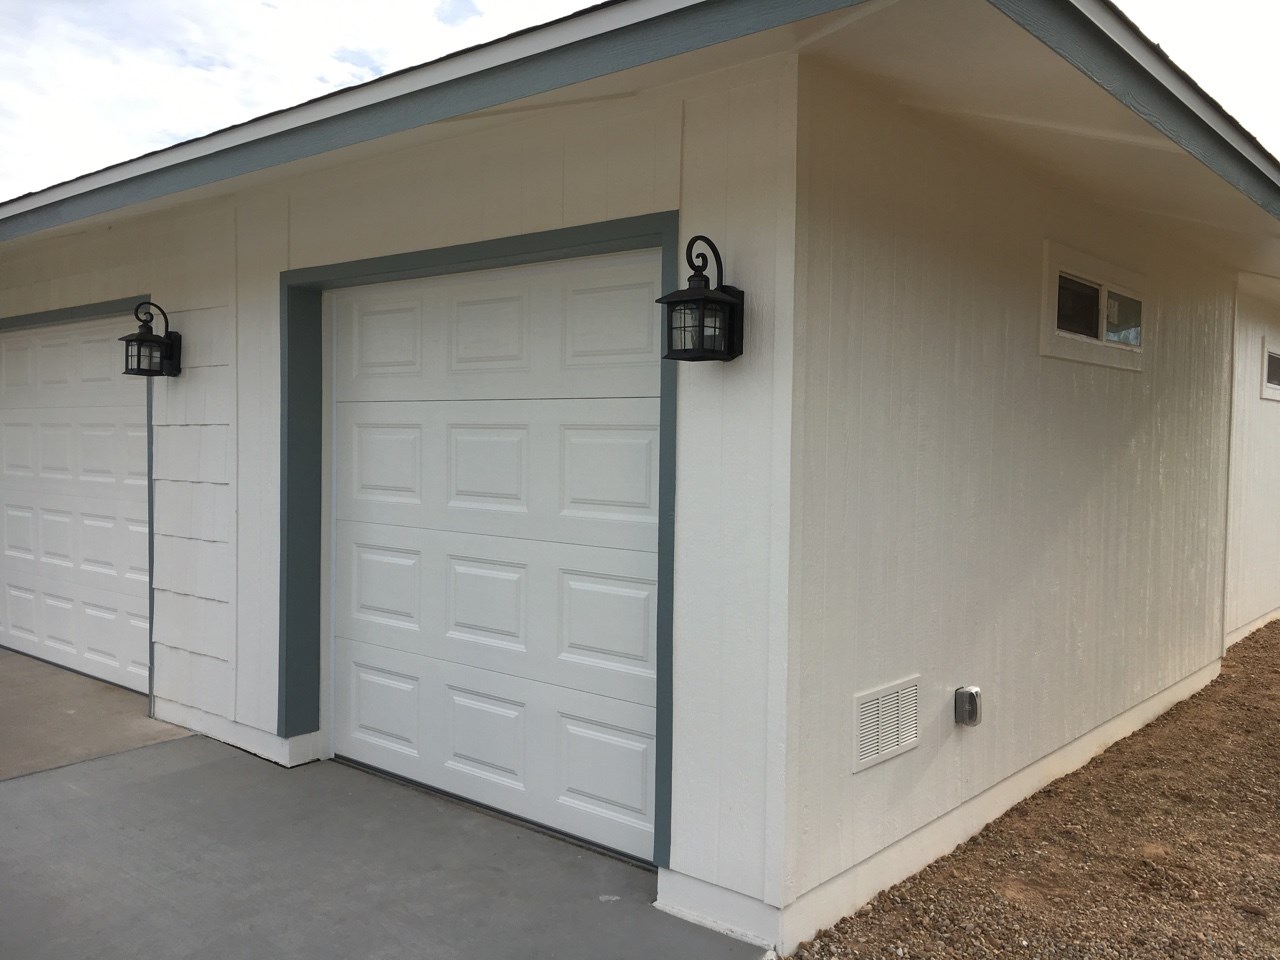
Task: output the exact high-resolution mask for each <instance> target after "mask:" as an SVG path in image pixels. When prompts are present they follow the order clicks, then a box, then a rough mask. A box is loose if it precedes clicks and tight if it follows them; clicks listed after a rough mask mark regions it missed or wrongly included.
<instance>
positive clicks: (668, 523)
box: [276, 212, 680, 866]
mask: <svg viewBox="0 0 1280 960" xmlns="http://www.w3.org/2000/svg"><path fill="white" fill-rule="evenodd" d="M679 228H680V219H679V214H677V213H675V212H666V213H654V214H646V215H644V216H639V217H628V218H626V219H621V220H610V221H606V222H603V223H593V224H588V225H586V226H580V227H565V228H563V229H560V230H547V231H543V232H541V233H530V234H524V235H522V236H518V237H505V238H502V239H499V240H485V241H481V242H478V243H467V244H461V245H459V246H453V247H441V248H437V249H434V250H419V251H415V252H413V253H399V254H392V255H390V256H384V257H374V258H371V259H368V260H352V261H348V262H346V263H331V264H325V265H323V266H317V267H304V268H302V269H298V270H288V271H285V272H284V273H282V274H280V405H281V411H280V423H281V436H280V451H281V455H280V677H279V709H278V713H277V718H276V733H277V734H278V735H279V736H281V737H285V738H288V737H297V736H302V735H303V734H308V733H314V732H315V731H317V730H319V729H320V698H321V696H322V691H321V689H320V660H321V643H322V638H321V623H322V616H321V610H322V608H321V603H322V596H323V584H322V583H321V530H322V525H323V523H324V517H323V515H322V514H323V509H322V504H321V495H320V478H321V476H322V475H323V470H324V469H325V464H324V453H323V451H324V438H323V422H324V388H323V368H324V348H323V344H322V337H321V326H322V315H321V312H322V300H323V295H324V291H326V290H335V289H338V288H341V287H352V286H363V285H365V284H371V283H387V282H389V281H393V280H409V279H415V278H419V277H431V276H440V275H443V274H451V273H465V272H468V271H472V270H488V269H492V268H495V267H507V266H515V265H518V264H523V263H537V262H546V261H553V260H568V259H571V258H574V257H589V256H597V255H600V254H606V253H620V252H622V251H625V250H643V249H650V248H654V247H657V248H659V249H661V250H662V285H663V288H664V289H668V290H669V289H674V288H675V287H676V286H678V280H679V275H678V269H677V266H678V255H679ZM655 312H656V311H655ZM654 322H655V323H656V322H657V321H656V320H655V321H654ZM663 346H664V350H665V346H666V345H665V344H664V345H663ZM659 408H660V412H661V413H660V415H661V428H660V434H659V458H660V459H659V468H658V469H659V479H658V498H659V500H658V514H659V519H658V657H657V659H658V677H657V729H656V744H655V749H656V758H655V760H656V766H657V776H656V783H655V798H656V800H655V802H656V807H655V810H654V861H655V862H656V863H657V864H658V865H659V866H666V865H667V863H668V859H669V856H670V848H671V732H672V726H671V724H672V713H671V711H672V673H671V671H672V590H673V585H674V562H675V488H676V463H675V453H676V448H675V436H676V432H675V418H676V365H675V363H674V362H673V361H670V360H664V361H662V372H661V393H660V400H659Z"/></svg>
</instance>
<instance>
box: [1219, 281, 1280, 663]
mask: <svg viewBox="0 0 1280 960" xmlns="http://www.w3.org/2000/svg"><path fill="white" fill-rule="evenodd" d="M1268 292H1270V291H1268ZM1264 339H1265V342H1266V344H1267V345H1268V346H1267V347H1266V348H1264V346H1263V342H1264ZM1235 344H1236V348H1235V375H1234V380H1235V384H1234V389H1233V397H1232V405H1231V507H1230V514H1229V518H1228V532H1227V599H1226V622H1225V627H1226V639H1227V643H1229V644H1230V643H1235V642H1236V641H1237V640H1243V639H1244V638H1245V637H1246V636H1248V635H1249V634H1250V633H1251V632H1252V631H1253V630H1254V629H1256V628H1257V627H1259V626H1261V625H1262V624H1263V623H1265V622H1267V621H1268V620H1272V619H1275V618H1276V617H1277V616H1280V512H1277V509H1276V478H1277V477H1280V399H1272V397H1276V398H1280V391H1274V392H1271V397H1268V398H1265V399H1264V397H1263V390H1262V384H1263V360H1264V357H1265V352H1266V349H1269V350H1270V351H1271V352H1272V353H1277V352H1280V296H1275V295H1274V294H1273V295H1272V296H1271V297H1265V298H1264V297H1263V296H1262V295H1260V293H1257V292H1252V291H1250V290H1249V289H1248V287H1247V286H1246V287H1244V288H1242V290H1241V292H1240V297H1239V300H1238V302H1237V305H1236V330H1235Z"/></svg>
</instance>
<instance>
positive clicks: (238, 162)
mask: <svg viewBox="0 0 1280 960" xmlns="http://www.w3.org/2000/svg"><path fill="white" fill-rule="evenodd" d="M862 2H864V0H790V2H787V3H779V2H777V0H701V2H699V0H626V2H616V3H605V4H601V5H598V6H596V7H592V8H590V9H588V10H585V11H582V12H581V13H579V14H576V15H573V16H571V17H567V18H565V19H562V20H558V21H555V22H553V23H551V24H547V25H545V26H544V27H540V28H537V29H533V30H529V31H525V32H523V33H520V34H516V35H513V36H511V37H507V38H503V39H501V40H497V41H494V42H493V43H490V44H486V45H484V46H481V47H476V48H474V49H472V50H469V51H464V52H462V53H459V54H453V55H450V56H448V57H445V58H442V59H441V60H437V61H434V62H432V63H429V64H425V65H423V66H422V67H416V68H412V69H410V70H406V71H401V72H400V73H398V74H396V75H394V76H390V77H386V78H382V79H380V80H378V81H374V82H371V83H368V84H363V85H361V86H359V87H352V88H350V89H348V90H343V91H339V92H338V93H335V94H331V95H328V96H326V97H323V98H320V99H318V100H313V101H309V102H308V103H304V104H301V105H299V106H297V107H291V108H289V109H287V110H283V111H279V112H277V113H273V114H269V115H267V116H265V117H260V118H258V119H256V120H252V121H249V122H247V123H244V124H240V125H238V126H235V127H231V128H228V129H226V130H222V131H218V132H216V133H213V134H210V135H209V136H206V137H202V138H199V139H197V140H192V141H188V142H186V143H182V144H178V145H176V146H174V147H170V148H167V149H165V150H162V151H158V152H156V153H153V154H149V155H147V156H145V157H140V158H138V159H136V160H131V161H128V162H126V163H123V164H118V165H116V166H113V167H109V168H107V169H106V170H101V171H98V172H97V173H94V174H89V175H86V176H84V177H81V178H78V179H76V180H72V181H69V182H68V183H65V184H60V185H58V186H56V187H50V188H48V189H46V190H42V191H40V192H38V193H33V194H28V195H26V196H24V197H19V198H17V199H15V200H11V201H8V202H7V203H3V204H0V241H4V240H9V239H14V238H17V237H20V236H24V235H27V234H31V233H36V232H39V231H42V230H46V229H51V228H54V227H58V226H61V225H64V224H67V223H71V222H74V221H77V220H81V219H85V218H87V217H92V216H95V215H98V214H102V213H107V212H110V211H112V210H118V209H121V208H124V207H128V206H132V205H134V204H138V203H144V202H147V201H149V200H155V199H159V198H161V197H165V196H169V195H172V194H176V193H180V192H182V191H185V190H190V189H194V188H196V187H200V186H205V185H208V184H212V183H217V182H219V181H223V180H228V179H231V178H234V177H238V176H242V175H245V174H249V173H254V172H257V171H260V170H265V169H267V168H270V167H274V166H277V165H280V164H284V163H289V162H292V161H295V160H301V159H305V158H307V157H314V156H317V155H320V154H323V153H327V152H329V151H332V150H337V149H341V148H342V147H347V146H352V145H354V144H357V143H361V142H365V141H369V140H374V139H377V138H379V137H383V136H388V135H390V134H393V133H398V132H401V131H403V130H408V129H412V128H414V127H419V126H424V125H426V124H430V123H434V122H436V121H439V120H444V119H448V118H452V117H458V116H463V115H466V114H469V113H474V112H476V111H479V110H484V109H488V108H491V107H495V106H500V105H502V104H504V103H509V102H511V101H513V100H519V99H523V98H525V97H529V96H533V95H536V94H540V93H546V92H549V91H551V90H555V89H559V88H561V87H566V86H569V85H572V84H575V83H581V82H583V81H587V80H591V79H595V78H596V77H600V76H604V75H607V74H611V73H616V72H619V71H622V70H626V69H629V68H631V67H637V66H642V65H644V64H646V63H652V62H655V61H658V60H662V59H666V58H668V57H673V56H677V55H679V54H682V53H688V52H691V51H693V50H697V49H701V48H703V47H707V46H711V45H713V44H716V43H722V42H725V41H728V40H734V39H737V38H740V37H744V36H748V35H750V34H753V33H758V32H761V31H764V30H769V29H772V28H775V27H780V26H785V25H787V24H789V23H794V22H796V21H799V20H804V19H808V18H809V17H814V16H819V15H821V14H824V13H829V12H832V11H835V10H839V9H844V8H848V7H854V6H857V5H859V4H860V3H862ZM989 2H990V3H991V4H992V5H994V6H995V7H996V8H998V9H999V10H1001V11H1002V12H1003V13H1005V14H1006V15H1007V16H1009V17H1010V18H1011V19H1012V20H1014V21H1015V22H1016V23H1018V24H1019V25H1021V26H1022V27H1023V28H1024V29H1026V30H1027V31H1028V32H1030V33H1031V34H1032V35H1034V36H1036V37H1037V38H1038V39H1040V40H1041V41H1042V42H1043V43H1045V45H1046V46H1048V47H1049V48H1050V49H1052V50H1053V51H1054V52H1055V53H1056V54H1058V55H1059V56H1061V57H1062V58H1063V59H1065V60H1067V61H1068V62H1069V63H1071V64H1072V65H1073V66H1075V67H1076V68H1077V69H1078V70H1080V71H1081V72H1082V73H1084V74H1085V75H1087V76H1089V77H1090V78H1092V79H1093V80H1094V81H1096V82H1097V83H1099V84H1100V85H1101V86H1103V87H1104V88H1105V89H1106V90H1107V91H1108V92H1109V93H1111V95H1112V96H1114V97H1115V98H1116V99H1117V100H1119V101H1120V102H1121V103H1123V104H1125V105H1126V106H1128V107H1129V108H1130V109H1132V110H1134V111H1135V112H1136V113H1138V114H1139V115H1141V116H1143V117H1144V118H1145V119H1147V120H1148V122H1150V123H1151V124H1152V126H1154V127H1155V128H1156V129H1158V130H1160V131H1161V132H1162V133H1163V134H1164V135H1165V136H1167V137H1168V138H1169V139H1170V140H1172V141H1173V142H1174V143H1177V144H1178V145H1179V146H1181V147H1183V148H1184V149H1186V150H1187V151H1188V152H1189V153H1191V154H1192V155H1193V156H1195V157H1197V158H1198V159H1199V160H1201V162H1203V163H1204V164H1205V165H1206V166H1207V167H1208V168H1209V169H1210V170H1212V171H1213V172H1214V173H1216V174H1217V175H1218V176H1220V177H1222V178H1223V179H1224V180H1226V181H1227V182H1228V183H1230V184H1231V185H1232V186H1234V187H1235V188H1236V189H1238V190H1240V191H1241V192H1242V193H1243V194H1244V195H1245V196H1247V197H1249V198H1250V199H1252V200H1253V201H1254V202H1255V203H1257V204H1258V205H1259V206H1261V207H1262V208H1263V209H1264V210H1266V211H1267V212H1268V213H1269V214H1270V215H1271V216H1273V217H1276V218H1278V219H1280V164H1278V163H1277V161H1276V159H1275V158H1274V157H1272V156H1271V155H1270V154H1269V153H1267V151H1266V150H1265V149H1263V148H1262V146H1261V145H1260V144H1259V143H1258V142H1257V140H1255V139H1254V138H1253V137H1251V136H1250V135H1249V134H1248V132H1247V131H1245V130H1244V128H1243V127H1241V126H1240V125H1239V124H1238V123H1237V122H1236V121H1235V120H1234V119H1232V118H1231V117H1230V116H1229V115H1228V114H1227V113H1226V112H1225V111H1224V110H1223V109H1222V108H1221V107H1220V106H1219V105H1218V104H1217V103H1216V102H1215V101H1213V100H1212V99H1211V98H1210V97H1209V96H1208V95H1207V94H1206V93H1205V92H1204V91H1203V90H1201V89H1200V87H1198V86H1197V85H1196V84H1195V83H1194V81H1192V80H1191V79H1190V78H1189V77H1188V76H1187V75H1186V74H1185V73H1183V72H1182V71H1181V70H1180V69H1178V67H1177V66H1176V65H1174V64H1173V62H1172V61H1171V60H1169V58H1168V57H1166V56H1165V55H1164V54H1163V53H1162V52H1161V51H1160V49H1159V48H1158V47H1156V46H1155V45H1154V44H1152V43H1151V42H1150V41H1149V40H1147V39H1146V38H1145V37H1143V36H1142V34H1141V33H1140V32H1139V31H1138V30H1137V29H1136V28H1135V27H1134V25H1133V24H1132V23H1131V22H1130V21H1129V20H1128V19H1127V18H1125V17H1124V15H1123V14H1122V13H1120V11H1119V10H1118V9H1117V8H1116V7H1115V6H1113V5H1112V4H1111V3H1110V2H1108V0H989Z"/></svg>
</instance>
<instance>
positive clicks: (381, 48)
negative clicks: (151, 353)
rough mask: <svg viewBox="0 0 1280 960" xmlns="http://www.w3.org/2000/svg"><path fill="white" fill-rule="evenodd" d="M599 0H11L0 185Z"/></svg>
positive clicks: (6, 14)
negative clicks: (436, 0)
mask: <svg viewBox="0 0 1280 960" xmlns="http://www.w3.org/2000/svg"><path fill="white" fill-rule="evenodd" d="M588 5H590V4H589V2H588V0H446V2H443V3H434V2H430V0H361V2H358V3H353V2H351V0H270V2H266V0H40V2H38V3H33V2H31V0H0V143H4V144H5V145H6V147H5V149H4V150H3V151H0V198H3V197H13V196H17V195H20V194H22V193H25V192H28V191H31V190H38V189H41V188H43V187H46V186H49V185H51V184H54V183H58V182H60V181H62V180H67V179H70V178H72V177H76V176H79V175H81V174H84V173H88V172H91V171H93V170H97V169H100V168H102V167H104V166H108V165H110V164H113V163H119V162H121V161H124V160H129V159H132V158H133V157H136V156H139V155H141V154H143V153H147V152H149V151H152V150H157V149H160V148H161V147H165V146H169V145H170V144H173V143H176V142H178V141H181V140H187V139H190V138H191V137H196V136H200V135H202V134H205V133H209V132H211V131H213V130H218V129H221V128H222V127H226V126H230V125H232V124H236V123H241V122H243V121H245V120H249V119H251V118H253V117H256V116H260V115H261V114H264V113H269V112H271V111H273V110H279V109H282V108H284V107H289V106H292V105H294V104H297V103H301V102H302V101H304V100H309V99H312V98H313V97H317V96H320V95H322V94H325V93H328V92H330V91H332V90H336V89H340V88H342V87H347V86H351V85H353V84H357V83H363V82H365V81H367V80H372V79H374V78H375V77H377V76H380V75H381V74H383V73H388V72H391V71H394V70H400V69H403V68H405V67H410V66H413V65H415V64H419V63H424V62H426V61H428V60H433V59H435V58H437V57H440V56H442V55H444V54H446V53H449V52H452V51H454V50H459V49H463V48H465V47H469V46H473V45H475V44H478V43H484V42H486V41H489V40H492V39H495V38H497V37H500V36H503V35H505V34H508V33H512V32H514V31H516V30H520V29H523V28H525V27H529V26H532V25H534V24H538V23H544V22H546V21H547V20H552V19H555V18H557V17H560V16H564V15H565V14H568V13H571V12H573V11H574V10H576V9H580V8H582V7H585V6H588ZM473 11H474V13H473Z"/></svg>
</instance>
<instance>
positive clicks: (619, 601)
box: [329, 251, 661, 859]
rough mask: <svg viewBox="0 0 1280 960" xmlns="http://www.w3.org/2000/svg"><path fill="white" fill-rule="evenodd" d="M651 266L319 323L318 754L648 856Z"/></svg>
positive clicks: (591, 264)
mask: <svg viewBox="0 0 1280 960" xmlns="http://www.w3.org/2000/svg"><path fill="white" fill-rule="evenodd" d="M660 284H661V269H660V256H659V253H658V252H657V251H644V252H639V253H627V254H618V255H610V256H604V257H593V258H588V259H581V260H571V261H563V262H559V263H547V264H535V265H531V266H523V267H515V268H507V269H502V270H490V271H483V272H477V273H468V274H461V275H454V276H449V277H441V278H432V279H429V280H420V281H410V282H404V283H394V284H384V285H379V286H376V287H362V288H355V289H350V290H345V291H341V292H338V293H335V294H331V295H330V299H329V309H330V310H331V311H332V314H331V315H332V317H333V320H334V334H335V349H334V358H335V359H334V397H335V400H336V403H335V405H334V406H335V409H334V441H333V442H334V450H335V454H334V455H335V464H336V470H335V474H336V476H335V484H334V487H335V488H334V495H333V501H334V510H335V522H334V527H333V529H334V533H333V536H334V582H335V587H334V590H335V596H334V598H333V601H334V602H333V605H332V609H333V611H334V634H335V640H334V664H333V670H334V718H335V725H334V728H335V743H334V749H335V752H336V753H338V754H339V755H342V756H347V757H350V758H352V759H355V760H359V761H362V762H365V763H368V764H371V765H373V766H376V767H379V768H383V769H386V770H389V771H392V772H394V773H397V774H401V775H403V776H406V777H409V778H412V779H414V780H418V781H421V782H423V783H427V784H430V785H432V786H435V787H439V788H441V789H444V790H448V791H450V792H453V793H456V794H460V795H462V796H465V797H468V798H471V799H473V800H476V801H479V802H481V803H484V804H487V805H489V806H493V807H497V808H500V809H502V810H506V811H509V812H511V813H514V814H516V815H518V816H521V817H525V818H528V819H530V820H535V821H538V822H540V823H543V824H546V825H548V826H552V827H555V828H557V829H560V830H563V831H565V832H568V833H572V834H574V835H577V836H580V837H584V838H586V839H589V840H592V841H594V842H597V843H601V844H604V845H606V846H609V847H613V848H615V849H619V850H622V851H625V852H627V853H630V854H633V855H637V856H640V857H643V858H645V859H650V858H651V857H652V854H653V808H654V713H655V711H654V699H655V662H656V661H655V654H656V650H655V645H656V619H657V540H658V534H657V520H658V423H659V412H658V399H657V398H658V388H659V369H660V367H659V364H660V361H659V357H660V343H661V336H660V333H661V330H660V315H659V313H658V308H657V307H656V306H655V305H654V302H653V301H654V298H655V297H657V296H660V295H661V290H660Z"/></svg>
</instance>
